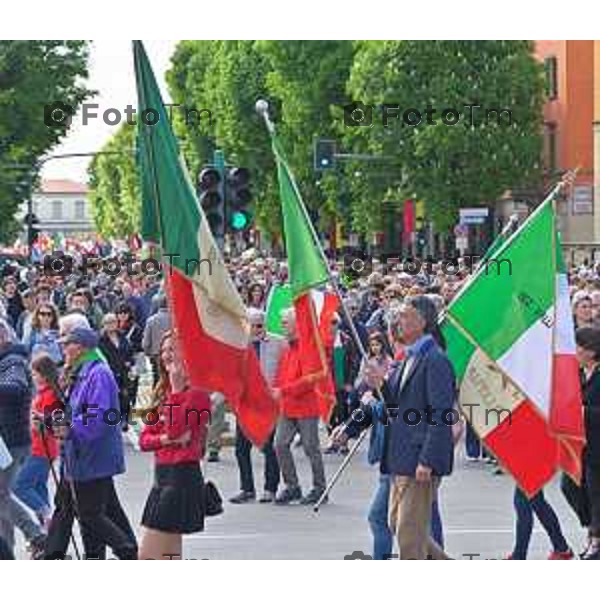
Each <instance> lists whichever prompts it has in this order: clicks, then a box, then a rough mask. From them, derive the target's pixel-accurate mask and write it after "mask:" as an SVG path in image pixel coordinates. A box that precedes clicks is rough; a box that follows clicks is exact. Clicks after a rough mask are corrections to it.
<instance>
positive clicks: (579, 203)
mask: <svg viewBox="0 0 600 600" xmlns="http://www.w3.org/2000/svg"><path fill="white" fill-rule="evenodd" d="M593 212H594V190H593V188H592V186H591V185H576V186H575V187H574V188H573V214H574V215H591V214H593Z"/></svg>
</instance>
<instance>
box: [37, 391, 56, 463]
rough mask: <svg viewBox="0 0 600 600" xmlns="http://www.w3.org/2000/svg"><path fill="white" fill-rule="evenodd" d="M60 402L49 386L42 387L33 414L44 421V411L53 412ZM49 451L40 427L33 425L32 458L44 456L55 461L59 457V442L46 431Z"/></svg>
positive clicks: (38, 392)
mask: <svg viewBox="0 0 600 600" xmlns="http://www.w3.org/2000/svg"><path fill="white" fill-rule="evenodd" d="M59 405H60V401H59V399H58V398H57V397H56V394H55V393H54V391H53V390H52V388H51V387H50V386H48V385H44V386H42V387H40V388H39V389H38V391H37V394H36V395H35V398H34V399H33V402H32V403H31V412H32V413H35V414H37V415H39V417H40V418H41V419H42V420H43V419H44V416H45V415H44V409H48V410H52V408H54V407H56V406H59ZM45 437H46V445H47V450H46V448H45V447H44V441H43V440H42V435H41V434H40V431H39V429H38V426H37V425H36V424H34V423H32V424H31V455H32V456H43V457H47V458H50V460H54V459H55V458H56V457H57V456H58V441H57V440H56V438H55V437H54V436H53V435H52V434H51V433H49V432H48V431H47V430H45Z"/></svg>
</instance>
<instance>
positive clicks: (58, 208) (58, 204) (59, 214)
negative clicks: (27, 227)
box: [52, 200, 63, 221]
mask: <svg viewBox="0 0 600 600" xmlns="http://www.w3.org/2000/svg"><path fill="white" fill-rule="evenodd" d="M62 218H63V205H62V201H61V200H53V201H52V220H53V221H60V220H62Z"/></svg>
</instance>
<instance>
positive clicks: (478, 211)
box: [458, 206, 490, 221]
mask: <svg viewBox="0 0 600 600" xmlns="http://www.w3.org/2000/svg"><path fill="white" fill-rule="evenodd" d="M458 214H459V216H460V219H461V221H462V219H463V218H466V219H469V218H474V217H478V218H480V219H482V218H483V219H485V218H486V217H487V216H488V215H489V214H490V209H489V208H487V207H485V206H484V207H480V208H461V209H460V210H459V211H458Z"/></svg>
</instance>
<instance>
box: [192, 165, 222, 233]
mask: <svg viewBox="0 0 600 600" xmlns="http://www.w3.org/2000/svg"><path fill="white" fill-rule="evenodd" d="M198 198H199V199H200V205H201V206H202V210H203V211H204V214H205V215H206V220H207V221H208V226H209V227H210V230H211V231H212V234H213V235H214V236H215V237H216V238H222V237H223V236H224V235H225V200H224V194H223V177H222V176H221V173H219V171H218V169H216V168H215V167H213V166H208V167H205V168H204V169H202V171H201V173H200V175H199V176H198Z"/></svg>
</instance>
